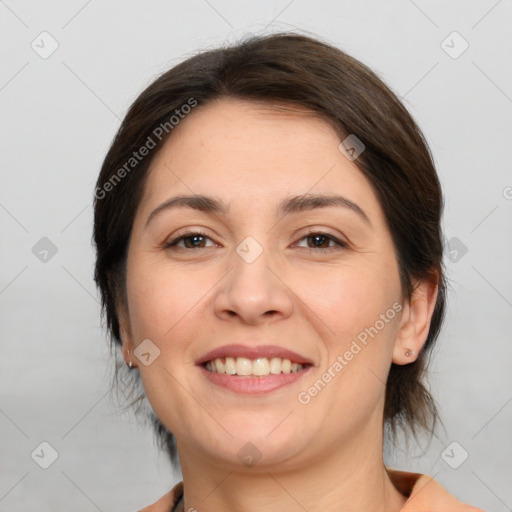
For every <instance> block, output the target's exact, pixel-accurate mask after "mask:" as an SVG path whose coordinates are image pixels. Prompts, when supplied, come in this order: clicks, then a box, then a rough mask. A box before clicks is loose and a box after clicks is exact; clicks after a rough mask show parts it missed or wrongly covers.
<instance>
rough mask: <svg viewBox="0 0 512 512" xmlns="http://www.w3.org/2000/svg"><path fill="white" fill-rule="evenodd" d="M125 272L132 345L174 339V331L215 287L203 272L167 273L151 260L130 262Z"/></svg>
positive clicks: (197, 309) (172, 271) (164, 267)
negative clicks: (126, 272) (147, 340)
mask: <svg viewBox="0 0 512 512" xmlns="http://www.w3.org/2000/svg"><path fill="white" fill-rule="evenodd" d="M129 269H130V270H129V272H128V275H127V289H128V298H129V299H128V304H129V311H130V321H131V327H132V330H133V333H134V337H135V342H137V339H144V338H150V339H154V340H155V341H157V342H158V340H159V341H160V343H161V344H163V342H164V340H165V339H166V338H167V337H171V338H173V339H176V338H175V336H173V333H174V331H175V330H176V329H178V328H180V327H181V325H182V324H183V323H187V320H188V319H189V318H192V317H194V315H196V314H197V311H200V310H201V308H202V304H203V302H204V301H205V300H206V298H207V293H208V291H209V290H210V289H211V288H212V286H213V285H214V283H215V279H214V278H213V277H212V278H211V279H210V278H209V277H208V276H206V275H205V274H204V272H190V271H188V270H186V271H185V270H183V271H180V269H179V268H178V269H177V268H175V267H174V268H172V269H171V268H170V267H168V266H166V265H165V263H162V262H161V261H159V262H155V261H152V260H151V258H145V261H144V260H142V261H134V262H133V265H132V266H131V267H129ZM210 281H211V282H210ZM177 341H179V340H177Z"/></svg>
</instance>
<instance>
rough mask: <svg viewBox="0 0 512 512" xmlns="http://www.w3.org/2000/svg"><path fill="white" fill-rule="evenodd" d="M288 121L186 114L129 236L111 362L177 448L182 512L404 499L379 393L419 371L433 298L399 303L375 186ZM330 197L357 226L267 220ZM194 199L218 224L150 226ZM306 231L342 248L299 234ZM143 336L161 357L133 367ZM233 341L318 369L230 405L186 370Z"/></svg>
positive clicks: (330, 219) (324, 136) (310, 130)
mask: <svg viewBox="0 0 512 512" xmlns="http://www.w3.org/2000/svg"><path fill="white" fill-rule="evenodd" d="M293 108H294V109H295V110H296V112H291V111H286V110H283V109H280V110H278V109H276V108H275V106H274V107H273V106H271V105H262V104H255V103H251V102H246V101H240V100H234V99H222V100H218V101H216V102H215V103H213V104H209V105H207V106H206V107H204V108H202V107H197V108H196V109H195V110H194V111H193V112H192V113H191V114H189V115H188V116H187V118H186V119H184V120H183V121H181V123H180V124H179V125H178V126H177V127H176V128H175V129H174V131H173V133H172V136H171V137H170V138H169V139H168V141H167V142H166V144H165V146H164V147H163V148H162V150H161V151H160V152H159V153H158V155H157V156H156V157H155V159H154V161H153V162H152V165H151V169H150V170H151V173H150V175H149V177H148V181H147V183H146V187H145V190H144V194H143V198H142V200H141V203H140V205H139V208H138V211H137V214H136V218H135V222H134V225H133V231H132V236H131V239H130V244H129V251H128V262H127V281H126V291H127V294H126V295H127V303H126V304H124V306H123V307H122V308H121V311H120V320H121V336H122V342H123V348H122V350H123V354H124V357H125V359H126V361H127V362H128V361H129V360H131V361H132V362H133V363H134V364H135V366H138V371H140V375H141V378H142V382H143V386H144V389H145V392H146V394H147V398H148V400H149V402H150V404H151V406H152V408H153V410H154V411H155V413H156V414H157V416H158V417H159V419H160V420H161V421H162V423H164V424H165V425H166V427H167V428H168V429H169V430H171V431H172V432H173V433H174V435H175V436H176V439H177V443H178V450H179V455H180V462H181V467H182V473H183V481H184V488H185V510H188V509H189V508H190V507H194V508H195V509H197V510H198V511H201V510H208V511H225V510H237V511H259V510H261V511H263V510H266V511H272V510H289V511H303V510H304V509H306V510H308V511H309V512H313V511H320V510H322V511H325V510H347V511H348V510H350V511H363V510H364V511H366V512H367V511H384V510H385V511H387V512H389V511H399V510H400V509H401V508H402V506H403V504H404V503H405V501H406V498H405V497H404V496H403V495H402V494H400V493H399V492H398V491H397V490H396V489H395V487H394V486H393V484H392V482H391V480H390V479H389V477H388V475H387V473H386V470H385V467H384V463H383V458H382V450H383V438H382V421H383V408H384V396H385V395H384V393H385V382H386V378H387V374H388V371H389V367H390V365H391V362H392V361H393V362H395V363H396V364H408V363H410V362H412V361H414V359H415V357H416V355H417V354H418V352H419V350H420V349H421V347H422V345H423V343H424V342H425V339H426V337H427V334H428V329H429V325H430V320H431V316H432V312H433V308H434V305H435V300H436V297H437V287H436V285H435V284H433V283H432V282H431V281H419V282H417V283H415V284H416V289H415V292H414V295H413V297H412V300H410V301H409V300H406V298H405V297H404V296H403V294H402V289H401V284H400V279H399V273H398V267H397V261H396V255H395V251H394V246H393V243H392V239H391V236H390V232H389V230H388V227H387V225H386V221H385V217H384V214H383V211H382V209H381V207H380V205H379V202H378V200H377V197H376V195H375V193H374V192H373V189H372V187H371V185H370V183H369V181H368V180H367V179H366V178H365V177H364V175H363V174H362V172H361V171H360V170H359V169H358V168H357V166H356V165H355V163H354V162H351V161H349V160H348V159H347V158H346V157H345V155H343V154H342V153H341V152H340V151H339V149H338V145H339V143H340V142H341V141H340V138H339V136H338V135H337V134H336V133H335V131H334V130H333V128H332V127H331V126H330V125H329V124H328V123H326V122H325V121H323V120H321V119H320V118H318V117H316V116H313V115H310V114H308V113H307V112H305V111H302V112H300V111H299V110H300V109H299V108H298V107H293ZM334 193H336V194H339V195H342V196H344V197H345V198H347V199H349V200H350V201H352V202H354V203H356V204H357V205H358V206H359V207H360V208H361V209H362V210H363V211H364V212H365V213H366V215H367V217H368V219H369V222H367V221H366V220H365V219H364V218H363V217H362V216H361V215H358V214H357V213H356V212H354V211H353V210H351V209H349V208H346V207H340V206H330V207H324V208H317V209H310V210H307V211H302V212H298V213H292V214H289V215H285V216H283V215H277V214H276V211H275V209H276V206H277V205H278V204H279V203H280V202H281V201H282V200H283V199H286V198H288V197H290V196H301V195H304V194H327V195H329V194H334ZM192 194H204V195H208V196H213V197H216V198H219V199H221V200H222V201H223V202H224V203H225V204H226V205H227V206H228V212H227V213H226V214H219V213H216V214H213V213H211V212H203V211H199V210H196V209H192V208H189V207H186V206H184V207H180V208H175V209H172V210H164V211H161V212H160V213H159V214H157V215H154V216H153V218H152V219H151V221H150V222H149V224H147V225H146V222H147V219H148V217H149V215H150V214H151V212H152V211H153V210H155V209H156V208H157V207H158V206H159V205H161V204H162V203H164V202H165V201H167V200H168V199H169V198H171V197H174V196H177V195H192ZM197 229H200V230H201V232H203V233H204V235H206V236H205V238H200V239H199V241H197V239H196V244H195V245H194V243H191V239H188V242H185V241H182V242H181V243H180V244H179V245H180V246H181V247H182V248H180V247H177V246H171V247H168V248H165V243H166V242H169V241H171V240H172V239H174V238H176V236H179V235H182V234H184V233H185V232H187V231H196V230H197ZM318 232H322V233H327V234H328V235H330V236H333V237H335V238H337V239H338V240H340V241H342V242H344V246H340V245H337V243H336V242H334V241H332V239H330V238H320V239H315V237H312V236H310V235H311V233H313V234H314V233H318ZM247 236H251V237H253V238H254V239H255V240H256V241H257V242H258V243H259V244H260V246H261V248H262V249H263V252H262V254H261V255H260V256H259V257H258V258H257V259H256V260H255V261H254V262H252V263H247V262H246V261H245V260H244V259H242V258H241V257H240V256H239V254H238V253H237V252H236V248H237V246H238V244H240V242H242V240H244V239H245V238H246V237H247ZM315 240H316V242H315ZM185 243H187V244H188V247H192V248H191V249H188V251H187V250H186V249H184V248H183V247H185ZM197 245H199V248H198V247H197ZM318 246H320V248H319V247H318ZM194 247H195V248H194ZM308 247H309V250H308ZM322 247H327V250H325V249H324V250H322ZM397 303H398V304H401V305H402V308H403V309H402V310H401V312H400V314H397V315H396V316H395V317H394V318H393V319H391V320H389V321H388V322H387V323H386V324H385V326H384V328H382V329H381V330H379V332H378V335H376V336H375V337H374V338H373V339H370V341H369V343H368V344H367V345H366V346H365V347H364V348H362V350H361V351H360V352H359V353H357V355H355V356H354V357H353V359H352V360H351V361H349V362H348V364H347V365H346V366H345V367H344V368H343V370H342V371H341V372H339V373H337V374H336V376H335V377H334V378H332V379H331V381H330V382H329V383H328V384H327V385H326V386H325V387H324V388H323V389H322V390H321V391H320V392H319V393H318V394H317V395H316V396H314V397H312V398H311V400H310V402H309V403H307V404H302V403H300V402H299V401H298V398H297V397H298V394H299V393H300V392H301V391H307V390H308V388H309V387H310V386H312V385H313V384H314V383H315V381H317V380H318V379H319V378H320V377H321V376H322V374H324V372H325V371H326V370H327V369H328V368H329V367H332V364H333V363H334V361H336V358H337V357H338V355H340V354H341V355H343V354H344V353H345V352H346V350H348V349H349V348H350V346H351V343H352V341H353V340H354V339H356V337H357V335H358V334H359V333H361V332H362V331H364V329H365V328H367V327H370V326H373V325H374V324H375V322H376V321H377V320H378V319H379V318H381V317H380V315H382V314H385V313H386V311H387V310H389V308H391V307H392V305H393V304H397ZM145 339H150V340H151V341H152V342H153V343H154V344H155V345H156V346H157V347H158V348H159V350H160V355H159V357H157V358H156V359H155V360H154V362H153V363H152V364H150V365H148V366H145V365H144V364H142V363H141V362H140V361H138V360H137V358H136V357H134V355H133V351H134V350H135V348H136V347H137V346H138V344H139V343H141V342H142V340H145ZM233 343H246V344H249V345H250V344H255V345H257V344H275V345H278V346H282V347H285V348H289V349H291V350H294V351H296V352H298V353H300V354H302V355H303V356H306V357H307V358H309V359H311V360H312V361H313V363H314V366H313V367H312V368H311V370H310V371H309V374H308V375H307V376H306V375H305V376H304V377H303V378H301V379H300V380H299V381H297V382H295V383H293V384H291V385H289V386H286V387H284V388H281V389H279V390H276V391H273V392H271V393H268V394H265V395H239V394H235V393H233V392H231V391H227V390H225V389H222V388H220V387H217V386H215V385H213V384H211V383H210V382H209V381H208V380H207V379H206V378H205V377H204V376H203V375H202V373H201V371H200V370H199V369H198V367H197V366H196V365H195V361H196V360H197V359H198V358H199V357H200V356H202V355H204V354H205V353H206V352H208V351H210V350H212V349H214V348H217V347H220V346H222V345H225V344H233ZM408 350H410V351H413V355H412V356H409V357H407V356H406V355H405V353H406V352H407V351H408ZM128 351H129V353H128ZM248 442H251V443H253V444H254V445H255V446H256V447H257V449H258V451H259V453H261V459H260V460H259V461H258V462H257V464H256V465H254V466H252V467H247V466H246V465H244V464H243V463H242V462H241V461H240V460H239V458H238V456H237V453H238V452H239V450H241V449H242V448H243V447H244V445H246V443H248Z"/></svg>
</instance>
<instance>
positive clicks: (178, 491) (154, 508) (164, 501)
mask: <svg viewBox="0 0 512 512" xmlns="http://www.w3.org/2000/svg"><path fill="white" fill-rule="evenodd" d="M182 494H183V482H179V483H177V484H176V485H175V486H174V487H173V488H172V489H171V490H170V491H169V492H168V493H167V494H165V495H164V496H162V497H161V498H160V499H159V500H158V501H156V502H155V503H153V504H152V505H148V506H147V507H144V508H143V509H141V510H139V512H172V510H173V509H174V506H175V505H176V503H177V502H178V500H179V499H180V497H181V495H182Z"/></svg>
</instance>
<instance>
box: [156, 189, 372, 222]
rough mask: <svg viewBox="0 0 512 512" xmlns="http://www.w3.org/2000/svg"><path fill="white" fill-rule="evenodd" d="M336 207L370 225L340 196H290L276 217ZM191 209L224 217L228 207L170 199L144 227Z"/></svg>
mask: <svg viewBox="0 0 512 512" xmlns="http://www.w3.org/2000/svg"><path fill="white" fill-rule="evenodd" d="M330 206H337V207H342V208H347V209H349V210H351V211H353V212H355V213H356V214H358V215H359V216H360V217H361V218H362V219H363V220H364V221H365V222H366V223H367V224H369V225H370V226H371V225H372V224H371V222H370V219H369V217H368V215H367V214H366V213H365V211H364V210H363V209H362V208H361V207H360V206H359V205H358V204H357V203H354V202H353V201H351V200H350V199H347V198H346V197H343V196H340V195H318V194H317V195H313V194H307V195H302V196H292V197H289V198H287V199H285V200H283V201H282V202H281V203H280V204H279V205H278V207H277V214H278V216H285V215H289V214H292V213H298V212H303V211H308V210H314V209H317V208H327V207H330ZM180 207H186V208H192V209H194V210H199V211H203V212H207V213H214V214H220V215H226V214H227V213H228V211H229V207H228V206H227V205H226V203H224V202H223V201H222V200H221V199H217V198H215V197H210V196H205V195H189V196H176V197H171V198H170V199H168V200H167V201H165V202H163V203H162V204H161V205H159V206H157V207H156V208H155V209H154V210H153V211H152V212H151V213H150V214H149V216H148V218H147V220H146V226H147V225H148V224H149V223H150V221H151V220H152V219H153V218H154V217H155V216H157V215H158V214H160V213H162V212H164V211H168V210H172V209H173V208H180Z"/></svg>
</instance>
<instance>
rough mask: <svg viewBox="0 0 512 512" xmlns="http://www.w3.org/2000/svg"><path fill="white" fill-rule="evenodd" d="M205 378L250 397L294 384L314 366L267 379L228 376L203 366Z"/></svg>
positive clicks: (270, 376) (266, 377) (201, 367)
mask: <svg viewBox="0 0 512 512" xmlns="http://www.w3.org/2000/svg"><path fill="white" fill-rule="evenodd" d="M199 368H200V370H201V371H202V372H203V374H204V376H205V377H206V378H207V379H208V380H209V381H210V382H211V383H213V384H215V385H217V386H220V387H223V388H226V389H229V390H230V391H233V392H235V393H244V394H248V395H253V394H262V393H269V392H270V391H275V390H276V389H279V388H282V387H284V386H288V385H289V384H293V383H294V382H297V381H298V380H299V379H301V378H302V377H303V376H304V375H306V374H307V373H309V370H310V368H312V366H306V367H305V368H303V369H302V370H301V371H299V372H295V373H280V374H279V375H272V374H270V375H267V376H265V377H244V376H238V375H227V374H225V373H214V372H210V371H209V370H207V369H206V368H204V367H203V366H200V367H199Z"/></svg>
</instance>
